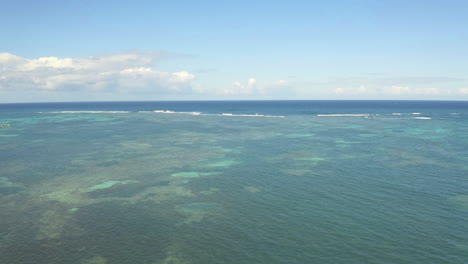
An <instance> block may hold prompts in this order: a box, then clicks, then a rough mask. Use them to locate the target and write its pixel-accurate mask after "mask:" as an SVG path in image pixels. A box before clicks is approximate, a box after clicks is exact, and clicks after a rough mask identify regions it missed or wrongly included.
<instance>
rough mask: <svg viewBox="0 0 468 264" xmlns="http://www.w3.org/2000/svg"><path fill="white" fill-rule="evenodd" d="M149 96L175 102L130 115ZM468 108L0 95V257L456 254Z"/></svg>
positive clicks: (111, 259) (119, 259) (386, 258)
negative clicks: (84, 100)
mask: <svg viewBox="0 0 468 264" xmlns="http://www.w3.org/2000/svg"><path fill="white" fill-rule="evenodd" d="M343 104H345V105H343ZM158 107H166V108H163V110H173V111H175V112H174V113H172V112H170V113H165V112H164V113H163V112H157V113H155V112H138V111H149V110H159V109H160V108H158ZM63 111H74V112H63ZM83 111H86V112H83ZM89 111H93V112H89ZM96 111H99V112H96ZM114 111H128V112H114ZM181 112H183V113H181ZM192 112H200V114H198V113H192ZM223 113H231V114H232V115H222V114H223ZM396 113H398V114H396ZM415 113H418V114H415ZM255 114H258V116H250V115H255ZM340 114H345V115H340ZM349 114H352V115H349ZM320 115H325V116H320ZM417 117H426V118H425V119H421V118H417ZM467 117H468V106H467V105H466V104H463V103H460V102H453V103H450V102H439V103H438V102H419V103H414V104H411V102H396V103H392V104H390V103H389V102H381V103H380V104H379V102H356V103H355V104H354V105H353V104H350V103H341V104H340V102H329V103H328V104H324V103H323V102H322V103H321V102H313V101H310V102H296V103H294V102H270V103H266V102H263V103H262V102H260V103H259V102H237V103H236V102H229V103H225V104H224V105H222V104H221V105H219V104H216V103H211V104H210V103H207V102H205V103H191V102H185V103H184V102H172V103H171V102H164V103H163V102H153V103H114V104H109V103H100V104H99V103H95V104H93V105H90V104H38V105H20V104H18V105H2V106H0V124H12V125H13V126H12V127H6V128H0V150H1V152H0V167H1V170H0V262H1V263H37V264H41V263H80V264H82V263H88V264H89V263H91V264H93V263H94V264H96V263H109V264H114V263H117V264H119V263H122V264H123V263H145V264H146V263H148V264H154V263H171V264H172V263H194V264H196V263H466V262H467V260H468V253H467V252H468V180H467V175H468V165H467V164H468V163H467V162H468V158H467V157H468V153H467V152H468V136H467V135H468V118H467ZM429 118H430V119H429Z"/></svg>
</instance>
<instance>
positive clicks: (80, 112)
mask: <svg viewBox="0 0 468 264" xmlns="http://www.w3.org/2000/svg"><path fill="white" fill-rule="evenodd" d="M37 113H39V114H127V113H130V112H129V111H52V112H37Z"/></svg>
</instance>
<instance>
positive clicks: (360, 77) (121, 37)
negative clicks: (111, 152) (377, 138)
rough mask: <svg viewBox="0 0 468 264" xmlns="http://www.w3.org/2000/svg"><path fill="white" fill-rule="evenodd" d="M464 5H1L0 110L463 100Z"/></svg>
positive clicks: (377, 1) (467, 72)
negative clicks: (60, 105)
mask: <svg viewBox="0 0 468 264" xmlns="http://www.w3.org/2000/svg"><path fill="white" fill-rule="evenodd" d="M466 14H468V1H461V0H460V1H453V0H447V1H442V0H439V1H434V0H427V1H420V0H411V1H410V0H407V1H399V0H341V1H338V0H330V1H294V0H293V1H226V2H223V1H96V0H94V1H88V0H69V1H63V0H61V1H22V0H15V1H9V0H8V1H2V2H1V3H0V32H1V33H0V102H24V101H26V102H27V101H88V100H215V99H220V100H240V99H252V100H253V99H422V100H426V99H430V100H453V99H455V100H467V99H468V45H467V43H468V16H467V15H466Z"/></svg>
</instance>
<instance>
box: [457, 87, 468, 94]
mask: <svg viewBox="0 0 468 264" xmlns="http://www.w3.org/2000/svg"><path fill="white" fill-rule="evenodd" d="M458 92H459V93H461V94H468V88H460V89H458Z"/></svg>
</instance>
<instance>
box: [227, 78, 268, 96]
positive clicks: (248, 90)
mask: <svg viewBox="0 0 468 264" xmlns="http://www.w3.org/2000/svg"><path fill="white" fill-rule="evenodd" d="M223 93H224V94H228V95H251V94H258V93H262V89H261V88H258V87H257V80H256V79H255V78H249V79H248V80H247V82H246V83H245V84H243V83H241V82H239V81H235V82H233V83H232V87H231V88H226V89H224V91H223Z"/></svg>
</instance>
